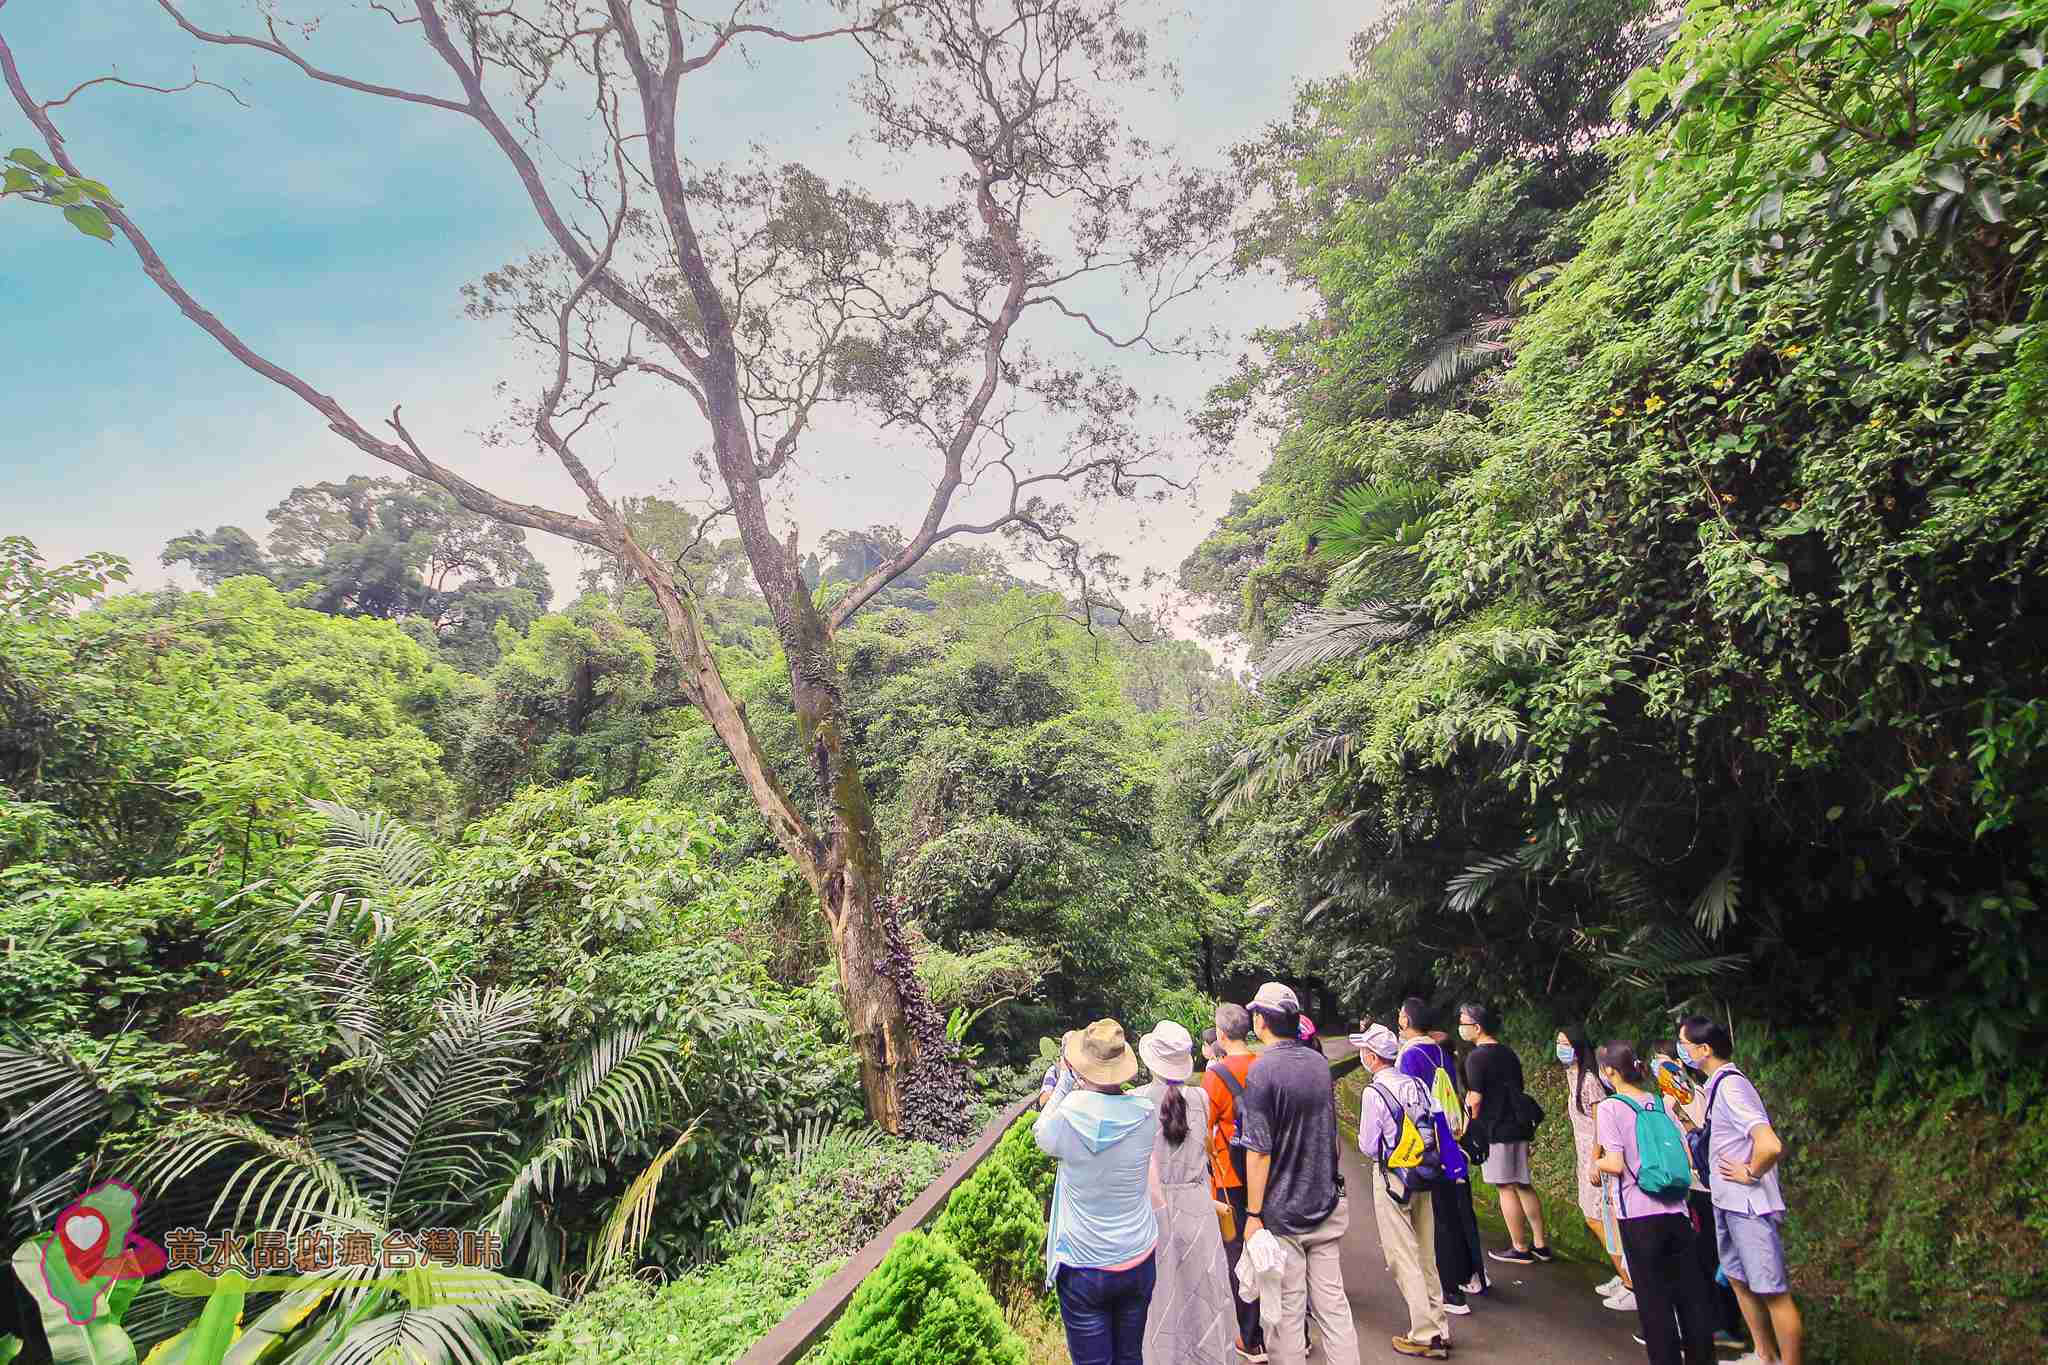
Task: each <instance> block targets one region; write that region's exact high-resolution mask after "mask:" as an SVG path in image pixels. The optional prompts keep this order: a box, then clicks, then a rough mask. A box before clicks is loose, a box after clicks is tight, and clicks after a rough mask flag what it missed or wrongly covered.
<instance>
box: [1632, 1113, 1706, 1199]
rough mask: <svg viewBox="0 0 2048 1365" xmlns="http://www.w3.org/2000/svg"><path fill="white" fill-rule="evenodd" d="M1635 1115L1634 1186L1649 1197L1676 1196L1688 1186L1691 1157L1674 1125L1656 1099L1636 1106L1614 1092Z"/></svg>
mask: <svg viewBox="0 0 2048 1365" xmlns="http://www.w3.org/2000/svg"><path fill="white" fill-rule="evenodd" d="M1614 1098H1615V1099H1617V1100H1620V1101H1621V1102H1622V1103H1623V1104H1625V1105H1627V1106H1628V1107H1629V1108H1630V1109H1633V1110H1635V1116H1636V1156H1637V1158H1638V1159H1639V1160H1640V1161H1641V1162H1642V1165H1641V1166H1640V1167H1638V1168H1637V1169H1636V1170H1635V1171H1633V1172H1632V1173H1631V1174H1633V1175H1634V1176H1635V1178H1636V1188H1637V1189H1639V1190H1641V1191H1642V1192H1643V1193H1644V1194H1647V1195H1649V1196H1650V1197H1651V1198H1653V1199H1676V1198H1679V1197H1681V1196H1683V1195H1684V1194H1685V1192H1686V1191H1687V1190H1689V1189H1691V1188H1692V1158H1691V1157H1690V1156H1688V1155H1687V1154H1686V1150H1685V1139H1684V1138H1683V1137H1682V1136H1680V1135H1679V1132H1678V1125H1677V1124H1675V1123H1673V1122H1672V1121H1671V1116H1670V1115H1669V1114H1667V1113H1665V1112H1664V1106H1663V1105H1661V1104H1659V1103H1657V1101H1656V1100H1654V1099H1652V1100H1645V1101H1643V1104H1642V1106H1641V1107H1640V1108H1638V1107H1637V1105H1636V1102H1635V1101H1634V1100H1632V1099H1630V1098H1629V1097H1628V1096H1626V1095H1616V1096H1614Z"/></svg>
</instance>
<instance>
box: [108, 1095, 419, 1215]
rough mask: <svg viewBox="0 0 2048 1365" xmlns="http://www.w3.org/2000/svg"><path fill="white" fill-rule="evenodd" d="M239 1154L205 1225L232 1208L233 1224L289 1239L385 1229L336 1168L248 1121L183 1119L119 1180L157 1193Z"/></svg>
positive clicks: (132, 1162)
mask: <svg viewBox="0 0 2048 1365" xmlns="http://www.w3.org/2000/svg"><path fill="white" fill-rule="evenodd" d="M237 1152H241V1153H245V1155H243V1156H242V1159H241V1160H240V1162H239V1163H238V1164H237V1165H236V1166H235V1168H234V1170H233V1172H232V1173H231V1174H229V1175H228V1176H227V1178H226V1179H225V1180H224V1181H223V1183H222V1184H221V1187H220V1193H219V1195H218V1196H217V1197H216V1198H215V1199H214V1203H213V1208H212V1211H211V1212H210V1213H208V1215H207V1221H208V1223H209V1224H217V1222H218V1220H219V1217H220V1215H221V1213H222V1212H223V1211H224V1210H226V1209H228V1208H229V1206H230V1204H232V1205H233V1209H234V1213H233V1216H232V1218H230V1219H229V1220H228V1222H229V1224H230V1225H232V1226H234V1227H264V1228H283V1229H285V1230H286V1232H287V1233H289V1234H290V1235H292V1236H294V1237H296V1236H297V1235H298V1234H299V1233H300V1232H301V1231H304V1230H305V1229H307V1228H309V1227H311V1226H313V1225H314V1224H317V1223H333V1224H338V1225H341V1226H344V1227H348V1228H356V1229H362V1230H365V1231H373V1232H374V1231H380V1230H382V1229H383V1227H384V1222H383V1219H382V1218H380V1217H379V1216H378V1214H377V1212H376V1211H375V1210H374V1209H373V1208H372V1207H371V1205H370V1203H369V1202H368V1201H367V1200H365V1199H364V1198H362V1196H361V1195H360V1194H359V1193H358V1192H357V1190H356V1188H355V1186H354V1185H353V1184H352V1183H351V1182H350V1181H349V1178H348V1176H347V1174H346V1173H344V1172H343V1170H342V1169H341V1167H340V1166H338V1165H337V1164H336V1163H334V1162H333V1161H331V1160H329V1159H328V1158H326V1157H325V1156H323V1155H321V1153H320V1152H318V1151H317V1150H315V1149H314V1147H313V1146H312V1145H310V1144H309V1143H307V1142H304V1141H302V1140H301V1139H298V1138H293V1137H282V1136H279V1135H278V1134H276V1133H273V1132H270V1131H269V1130H268V1129H266V1128H263V1127H261V1126H260V1125H258V1124H256V1123H253V1122H251V1121H249V1120H248V1119H242V1118H231V1117H226V1116H222V1115H217V1114H202V1113H193V1114H186V1115H184V1116H183V1117H181V1118H180V1119H179V1120H178V1121H177V1122H176V1123H175V1124H173V1125H172V1126H171V1127H170V1128H168V1129H167V1130H165V1131H164V1132H162V1133H160V1134H158V1135H157V1137H156V1140H155V1141H153V1142H152V1143H151V1144H150V1145H149V1146H148V1147H147V1148H145V1149H144V1150H143V1151H141V1152H138V1153H137V1154H136V1155H135V1156H133V1157H132V1158H130V1159H129V1161H128V1162H127V1163H125V1166H124V1173H125V1174H127V1175H129V1176H130V1177H131V1178H132V1179H133V1180H134V1181H135V1184H136V1185H137V1186H138V1187H139V1188H141V1189H142V1190H144V1191H145V1192H147V1193H150V1194H155V1193H158V1192H160V1191H163V1190H167V1189H170V1188H172V1187H174V1186H176V1185H179V1184H181V1183H183V1182H185V1181H187V1180H190V1179H192V1178H193V1177H194V1176H195V1175H196V1174H198V1173H199V1172H200V1171H201V1170H203V1169H204V1168H206V1167H207V1166H209V1165H212V1164H214V1163H215V1162H217V1161H222V1160H224V1159H226V1158H228V1157H229V1156H230V1154H233V1153H237Z"/></svg>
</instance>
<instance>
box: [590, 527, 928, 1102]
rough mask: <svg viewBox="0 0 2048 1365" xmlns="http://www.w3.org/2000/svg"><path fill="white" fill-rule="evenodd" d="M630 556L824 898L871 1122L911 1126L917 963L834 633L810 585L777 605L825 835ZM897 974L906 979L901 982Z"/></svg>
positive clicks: (723, 738)
mask: <svg viewBox="0 0 2048 1365" xmlns="http://www.w3.org/2000/svg"><path fill="white" fill-rule="evenodd" d="M623 542H624V544H623V548H624V550H625V554H626V557H627V558H628V559H629V560H630V561H632V563H633V566H634V568H635V569H636V570H638V572H639V573H640V576H641V578H642V579H643V580H644V581H645V582H646V583H647V584H648V586H649V587H651V588H652V589H653V590H654V595H655V600H656V601H657V602H659V603H660V605H661V609H662V616H663V618H664V620H665V621H666V623H667V626H668V635H669V643H670V645H671V647H672V648H674V650H675V652H676V658H677V660H678V662H679V663H680V664H681V667H682V675H681V677H680V678H679V679H678V681H679V684H680V686H681V687H682V690H683V692H684V694H685V695H686V696H688V697H689V698H690V701H691V702H692V704H694V705H695V706H696V707H697V709H698V711H699V712H700V713H701V714H702V715H703V716H704V718H705V719H706V720H707V721H709V722H710V724H711V728H712V730H713V731H714V732H716V734H717V735H718V738H719V740H720V742H721V743H723V744H724V746H725V749H726V752H727V753H728V754H730V755H731V756H732V760H733V764H734V766H735V767H737V768H738V769H739V772H740V776H741V778H742V779H743V780H744V781H745V782H746V784H747V790H748V792H749V793H750V794H751V795H752V796H753V798H754V804H755V806H756V807H757V808H758V809H759V810H760V812H761V814H762V816H763V817H764V818H765V819H766V820H767V821H768V828H769V829H770V831H771V832H773V834H774V835H775V840H776V842H777V843H778V844H780V845H781V846H782V849H783V851H784V852H786V853H787V854H789V856H790V858H791V859H792V860H793V861H794V862H795V863H796V865H797V867H798V869H799V870H800V871H802V873H803V874H804V880H805V881H807V882H808V883H809V884H810V887H811V891H812V894H813V895H815V896H816V897H817V901H818V907H819V909H820V910H821V911H822V912H823V914H824V916H825V921H826V924H827V925H828V926H829V927H830V928H831V930H832V948H833V957H834V959H835V961H836V963H837V966H838V969H839V994H840V1003H841V1006H842V1007H843V1009H844V1010H845V1013H846V1026H847V1036H848V1037H849V1038H850V1039H851V1041H852V1044H853V1049H854V1054H855V1056H856V1057H857V1058H858V1059H859V1062H860V1080H861V1093H862V1095H863V1097H864V1098H865V1100H866V1103H867V1109H868V1115H869V1117H870V1118H872V1119H873V1120H874V1121H875V1123H876V1124H877V1125H878V1126H879V1127H881V1128H882V1129H883V1130H884V1131H886V1132H890V1133H895V1132H899V1131H900V1130H901V1127H902V1123H903V1114H904V1106H903V1085H904V1080H905V1078H906V1077H907V1076H908V1075H909V1073H910V1070H911V1068H912V1066H913V1065H914V1064H915V1063H916V1062H917V1059H918V1053H919V1049H920V1044H919V1041H918V1037H917V1035H916V1033H915V1031H914V1030H913V1029H912V1027H911V1022H910V1012H909V1009H908V1005H909V1002H908V1001H906V1000H905V999H904V986H905V985H909V986H910V988H911V989H913V990H914V989H915V985H914V982H912V981H911V979H910V978H909V975H908V973H909V964H908V962H900V963H899V962H894V961H893V959H894V958H895V956H896V952H897V949H896V945H895V944H894V943H892V941H891V935H890V932H889V922H888V918H887V916H888V911H887V909H886V907H885V906H884V905H883V903H882V894H883V890H884V885H885V881H886V876H887V873H886V869H885V868H884V867H883V865H882V857H881V843H880V840H879V839H878V838H877V837H876V834H875V826H874V817H873V813H872V811H871V809H870V807H869V805H868V794H867V787H866V785H865V783H864V782H863V781H862V778H861V772H860V766H859V764H858V762H857V761H856V759H855V757H854V754H853V750H852V747H851V744H850V742H849V736H848V725H847V720H846V712H845V701H844V698H843V697H842V695H841V693H840V690H839V665H838V661H837V659H836V657H835V656H834V654H833V651H832V638H831V628H830V627H829V626H828V625H827V624H826V622H825V620H824V618H823V617H821V616H820V615H819V614H818V612H817V609H816V608H815V606H813V604H812V602H811V597H810V593H809V592H808V591H807V590H805V589H804V588H803V586H802V580H801V579H798V578H796V576H795V575H794V574H791V575H790V577H791V579H793V580H794V586H793V589H792V590H790V591H789V592H787V593H786V595H783V596H782V598H781V600H780V601H779V602H772V605H771V609H772V610H774V612H775V616H776V619H777V625H778V627H780V629H779V631H778V633H779V634H780V635H781V637H782V639H783V642H784V643H783V652H784V654H785V655H786V656H787V657H788V659H789V675H790V694H791V698H792V702H793V704H794V709H795V711H796V718H797V728H798V734H799V736H800V737H801V740H802V743H803V745H804V749H805V752H806V754H807V756H808V761H809V762H810V764H811V769H812V772H813V774H814V775H815V776H816V778H817V782H818V791H819V794H820V797H821V804H823V806H824V807H825V810H826V813H827V818H829V819H830V821H831V825H830V827H829V828H827V829H826V830H824V831H822V832H819V831H814V830H812V828H811V827H810V825H809V822H807V821H806V820H805V819H804V817H803V815H802V813H801V812H799V811H798V810H797V808H796V806H795V803H794V802H792V801H791V799H790V797H789V794H788V793H787V792H786V791H784V790H783V788H782V784H781V782H780V781H778V780H777V778H776V776H775V774H774V772H773V770H772V769H770V767H769V766H768V761H767V756H766V755H765V754H763V753H762V752H761V748H760V744H759V742H758V741H757V740H756V739H755V737H754V733H753V730H752V729H751V728H750V727H749V726H748V724H747V719H746V712H745V711H744V710H743V709H742V707H741V705H740V703H739V702H738V701H737V700H736V699H735V698H734V697H733V696H732V694H731V693H730V692H728V691H727V690H726V686H725V680H724V678H723V677H721V676H720V674H719V672H718V665H717V662H716V660H715V659H714V658H713V657H712V654H711V649H710V646H709V644H708V643H707V642H706V640H705V638H704V632H703V628H702V626H701V624H700V623H699V621H698V619H697V614H696V608H695V605H694V603H692V602H690V601H688V600H686V599H685V597H684V595H683V592H682V590H681V589H680V588H679V587H678V586H677V584H676V581H675V579H674V578H673V577H672V576H671V575H670V574H669V573H668V571H667V570H666V569H665V568H664V567H663V566H662V565H660V564H659V563H657V562H656V561H655V560H654V559H653V558H652V557H651V556H650V555H648V554H647V553H646V551H645V550H643V549H642V548H641V547H640V546H639V545H638V544H637V543H636V542H634V540H633V539H632V537H631V536H630V535H627V536H624V537H623ZM892 967H894V968H896V970H895V971H894V972H892Z"/></svg>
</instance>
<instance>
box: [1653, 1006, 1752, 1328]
mask: <svg viewBox="0 0 2048 1365" xmlns="http://www.w3.org/2000/svg"><path fill="white" fill-rule="evenodd" d="M1684 1051H1685V1044H1684V1042H1683V1041H1682V1040H1681V1041H1680V1042H1679V1043H1678V1044H1677V1045H1676V1046H1675V1047H1673V1048H1672V1050H1671V1051H1670V1052H1668V1053H1659V1054H1657V1057H1656V1068H1657V1075H1656V1079H1657V1082H1658V1088H1659V1089H1660V1090H1662V1091H1663V1092H1664V1108H1665V1110H1666V1111H1667V1112H1669V1113H1670V1115H1671V1119H1672V1122H1674V1123H1676V1124H1677V1125H1678V1126H1679V1129H1680V1130H1681V1131H1682V1132H1684V1133H1685V1134H1686V1135H1687V1145H1688V1146H1690V1145H1691V1135H1692V1134H1694V1133H1696V1132H1698V1131H1699V1129H1700V1127H1701V1125H1703V1124H1704V1123H1706V1121H1707V1092H1706V1081H1707V1077H1706V1073H1705V1072H1703V1071H1700V1070H1698V1069H1697V1068H1695V1067H1689V1066H1686V1065H1684V1064H1683V1063H1681V1062H1680V1061H1679V1060H1678V1057H1679V1054H1681V1053H1683V1052H1684ZM1686 1198H1687V1203H1688V1204H1689V1206H1690V1208H1691V1211H1692V1221H1693V1226H1694V1227H1696V1228H1698V1229H1700V1235H1699V1236H1697V1237H1695V1238H1693V1239H1692V1249H1693V1255H1694V1256H1695V1258H1697V1259H1698V1261H1699V1263H1700V1273H1701V1274H1702V1275H1704V1276H1706V1279H1707V1285H1708V1287H1709V1289H1710V1290H1711V1292H1712V1295H1713V1300H1714V1344H1715V1345H1716V1346H1718V1347H1720V1348H1722V1349H1723V1350H1734V1351H1740V1350H1742V1349H1743V1342H1744V1338H1745V1336H1746V1335H1747V1333H1748V1330H1749V1329H1748V1327H1747V1326H1746V1325H1745V1324H1744V1323H1743V1321H1742V1305H1741V1304H1739V1303H1737V1302H1736V1299H1735V1291H1734V1290H1733V1289H1732V1288H1730V1287H1729V1284H1728V1278H1727V1276H1725V1275H1723V1274H1722V1273H1721V1253H1720V1248H1719V1247H1717V1246H1716V1245H1715V1242H1714V1236H1713V1232H1714V1196H1713V1194H1712V1193H1711V1192H1710V1191H1709V1190H1708V1188H1707V1182H1706V1178H1705V1173H1704V1172H1703V1171H1702V1170H1701V1169H1700V1166H1699V1163H1697V1162H1695V1163H1694V1165H1693V1173H1692V1189H1691V1190H1690V1191H1689V1192H1688V1194H1687V1196H1686Z"/></svg>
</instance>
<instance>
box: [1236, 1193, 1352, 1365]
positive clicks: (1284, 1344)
mask: <svg viewBox="0 0 2048 1365" xmlns="http://www.w3.org/2000/svg"><path fill="white" fill-rule="evenodd" d="M1350 1226H1351V1201H1350V1200H1349V1199H1339V1200H1338V1201H1337V1211H1336V1212H1335V1213H1333V1214H1331V1215H1330V1216H1329V1217H1328V1218H1325V1219H1324V1220H1323V1222H1322V1225H1321V1226H1320V1227H1317V1228H1316V1229H1315V1230H1314V1231H1311V1232H1307V1233H1304V1234H1302V1235H1301V1236H1299V1237H1283V1236H1281V1235H1280V1234H1279V1233H1275V1234H1273V1235H1274V1238H1275V1240H1277V1241H1278V1242H1279V1243H1280V1257H1281V1261H1280V1305H1279V1312H1278V1313H1275V1312H1274V1311H1273V1306H1272V1301H1271V1298H1270V1297H1268V1298H1266V1299H1262V1300H1260V1310H1261V1311H1260V1315H1259V1320H1260V1325H1261V1326H1262V1327H1264V1328H1265V1329H1266V1351H1267V1353H1268V1354H1269V1355H1270V1356H1271V1358H1272V1362H1273V1365H1307V1361H1308V1347H1307V1346H1306V1345H1305V1344H1304V1343H1305V1342H1306V1340H1307V1334H1306V1333H1305V1332H1304V1331H1303V1328H1304V1327H1305V1326H1306V1325H1307V1324H1308V1323H1310V1322H1313V1323H1314V1324H1315V1329H1316V1335H1317V1337H1319V1338H1321V1340H1322V1343H1323V1360H1324V1362H1325V1365H1359V1358H1358V1329H1357V1328H1356V1327H1355V1326H1353V1325H1352V1321H1351V1300H1350V1299H1349V1298H1347V1297H1346V1296H1345V1294H1344V1268H1343V1266H1342V1265H1341V1264H1339V1261H1338V1253H1339V1250H1340V1248H1341V1247H1342V1245H1343V1241H1344V1230H1345V1229H1346V1228H1348V1227H1350Z"/></svg>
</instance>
